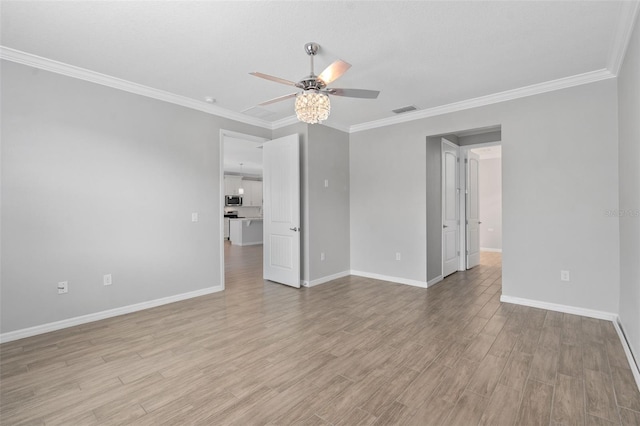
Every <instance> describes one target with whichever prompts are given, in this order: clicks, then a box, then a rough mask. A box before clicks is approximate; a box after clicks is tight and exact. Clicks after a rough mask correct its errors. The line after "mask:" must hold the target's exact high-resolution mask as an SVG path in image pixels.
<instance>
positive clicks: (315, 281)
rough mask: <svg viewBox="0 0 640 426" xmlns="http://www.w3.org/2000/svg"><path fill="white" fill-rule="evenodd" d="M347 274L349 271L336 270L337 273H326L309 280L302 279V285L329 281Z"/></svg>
mask: <svg viewBox="0 0 640 426" xmlns="http://www.w3.org/2000/svg"><path fill="white" fill-rule="evenodd" d="M349 275H351V273H350V271H342V272H338V273H337V274H333V275H327V276H326V277H322V278H317V279H315V280H311V281H307V280H304V281H302V285H303V286H304V287H313V286H316V285H320V284H324V283H328V282H329V281H333V280H337V279H338V278H343V277H347V276H349Z"/></svg>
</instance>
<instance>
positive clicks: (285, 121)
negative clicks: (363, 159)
mask: <svg viewBox="0 0 640 426" xmlns="http://www.w3.org/2000/svg"><path fill="white" fill-rule="evenodd" d="M298 122H299V121H298V118H297V117H296V116H295V115H291V116H289V117H285V118H282V119H280V120H277V121H274V122H273V123H271V129H272V130H276V129H281V128H283V127H287V126H290V125H292V124H296V123H298ZM322 125H323V126H325V127H331V128H332V129H336V130H340V131H341V132H345V133H349V132H350V128H349V126H347V125H344V124H340V123H335V122H331V123H327V122H326V121H325V122H324V123H322Z"/></svg>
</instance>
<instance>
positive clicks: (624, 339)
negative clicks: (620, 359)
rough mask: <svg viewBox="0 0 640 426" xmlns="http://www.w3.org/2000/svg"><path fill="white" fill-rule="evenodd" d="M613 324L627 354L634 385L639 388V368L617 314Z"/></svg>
mask: <svg viewBox="0 0 640 426" xmlns="http://www.w3.org/2000/svg"><path fill="white" fill-rule="evenodd" d="M613 326H614V327H615V329H616V332H617V333H618V337H619V338H620V342H621V343H622V348H623V349H624V353H625V355H627V361H629V367H631V372H632V373H633V378H634V379H635V380H636V386H637V387H638V390H640V369H639V368H638V364H636V358H635V357H634V356H633V351H632V350H631V346H630V345H629V341H628V340H627V336H626V334H625V332H624V328H623V327H622V322H621V321H620V317H619V316H616V320H615V321H613Z"/></svg>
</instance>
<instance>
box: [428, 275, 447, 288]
mask: <svg viewBox="0 0 640 426" xmlns="http://www.w3.org/2000/svg"><path fill="white" fill-rule="evenodd" d="M443 279H444V278H442V275H438V276H437V277H435V278H434V279H432V280H429V281H427V288H429V287H431V286H432V285H435V284H438V283H439V282H440V281H442V280H443Z"/></svg>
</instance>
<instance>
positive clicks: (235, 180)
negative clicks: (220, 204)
mask: <svg viewBox="0 0 640 426" xmlns="http://www.w3.org/2000/svg"><path fill="white" fill-rule="evenodd" d="M240 188H242V189H243V190H244V193H243V194H240ZM224 195H242V205H243V206H245V207H262V181H261V180H247V179H242V176H225V177H224Z"/></svg>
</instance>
